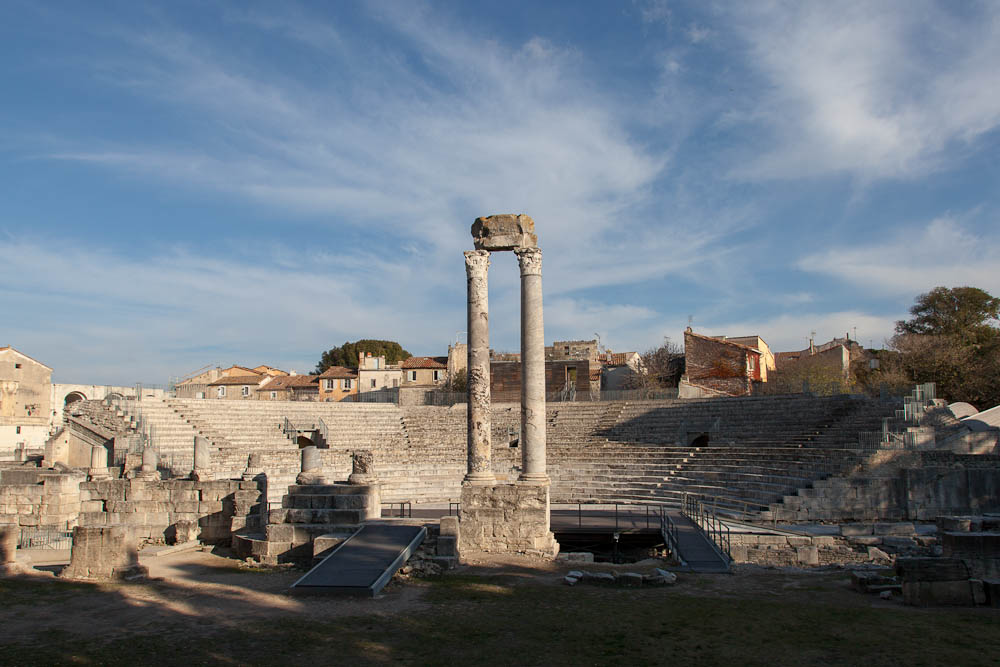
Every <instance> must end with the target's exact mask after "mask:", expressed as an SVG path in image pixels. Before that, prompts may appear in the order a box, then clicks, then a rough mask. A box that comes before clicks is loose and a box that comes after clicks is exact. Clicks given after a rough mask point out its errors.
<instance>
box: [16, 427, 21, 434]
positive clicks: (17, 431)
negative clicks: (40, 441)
mask: <svg viewBox="0 0 1000 667" xmlns="http://www.w3.org/2000/svg"><path fill="white" fill-rule="evenodd" d="M20 432H21V427H20V426H18V427H17V430H16V431H15V433H18V434H19V433H20Z"/></svg>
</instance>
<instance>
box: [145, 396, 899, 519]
mask: <svg viewBox="0 0 1000 667" xmlns="http://www.w3.org/2000/svg"><path fill="white" fill-rule="evenodd" d="M154 403H156V402H155V401H149V402H148V404H147V403H144V406H146V407H145V408H144V414H146V415H148V416H147V419H149V420H153V423H155V424H156V426H157V428H156V433H157V437H158V438H159V436H160V434H161V433H162V434H163V436H164V437H166V436H167V435H168V434H169V436H170V438H171V441H170V442H169V443H164V444H161V445H160V447H161V452H166V453H169V452H171V451H173V453H174V456H175V461H176V460H178V457H180V458H181V459H184V457H185V456H187V457H188V458H187V459H185V460H186V461H188V462H189V461H190V458H189V456H190V455H189V454H185V452H187V453H189V452H191V447H192V443H193V436H194V435H195V434H197V435H202V436H203V437H206V438H208V439H209V440H211V441H212V442H213V444H214V445H215V448H216V451H215V452H214V453H213V469H214V472H215V473H216V474H217V475H218V476H220V477H222V476H238V475H240V474H241V473H242V471H243V469H244V468H245V466H246V461H247V456H248V454H249V453H250V452H259V453H261V454H262V466H263V467H264V469H265V471H266V472H267V474H268V477H269V481H270V484H269V486H270V488H269V494H268V495H269V499H270V500H271V501H272V502H275V501H276V500H279V499H280V498H281V497H282V496H283V495H285V488H286V487H287V485H288V484H291V483H293V482H294V478H295V475H296V474H297V472H298V470H299V456H300V453H299V450H298V446H297V444H296V443H295V442H293V440H292V439H290V438H288V437H286V436H285V435H284V434H283V433H282V431H281V425H282V424H283V422H284V419H285V418H286V417H287V418H288V419H289V420H291V421H292V422H293V423H295V424H296V425H300V423H302V424H309V423H313V422H317V420H318V419H319V418H322V419H323V421H324V422H325V423H326V424H327V426H328V429H329V432H330V437H329V442H328V443H327V444H328V445H329V449H321V450H320V451H321V452H322V456H323V460H324V465H325V467H328V468H329V470H330V472H331V474H332V475H334V476H335V477H337V478H346V476H347V474H349V472H350V456H349V454H350V452H351V451H353V450H355V449H371V450H373V451H374V452H375V453H376V469H377V473H378V475H379V477H380V478H381V479H382V480H383V494H382V495H383V500H384V501H386V502H400V501H405V500H409V501H417V502H431V501H433V502H443V501H450V500H457V499H458V495H459V491H460V483H461V478H462V476H463V474H464V472H465V466H466V435H465V425H466V416H465V411H464V406H459V407H458V408H443V407H431V406H415V407H402V408H400V407H398V406H395V405H391V404H343V403H307V402H279V401H275V402H268V401H218V400H199V399H167V400H165V401H160V404H161V406H162V407H161V406H154ZM892 407H894V406H880V405H878V404H874V403H870V402H867V401H862V400H851V399H847V398H844V397H833V398H812V397H801V396H794V397H764V398H747V399H697V400H682V401H678V400H668V401H638V402H634V401H630V402H610V403H553V404H549V405H548V406H547V414H546V430H547V440H548V465H549V474H550V477H551V478H552V479H553V486H552V498H553V501H570V500H573V499H579V500H601V501H612V500H615V499H618V500H622V501H625V500H629V501H635V500H642V501H645V502H658V501H662V500H663V499H677V498H679V494H682V493H683V492H684V490H687V491H689V492H692V491H694V490H698V492H703V493H709V492H712V493H715V494H717V495H720V496H722V497H726V498H731V499H732V500H733V501H734V502H735V501H742V500H746V501H752V502H761V503H763V504H764V505H767V504H769V503H773V502H777V501H780V500H781V499H782V498H783V497H784V496H786V495H788V496H792V495H793V494H794V492H795V491H796V490H797V489H798V488H803V487H808V486H810V485H812V484H814V483H816V481H817V480H821V479H823V478H825V477H828V476H829V475H833V474H837V473H839V472H841V471H842V470H843V469H845V467H848V466H851V465H855V464H856V463H857V462H858V460H859V456H858V453H857V451H855V450H852V449H850V444H851V443H852V442H856V438H857V432H858V431H861V430H876V429H877V428H878V427H879V426H880V423H881V422H880V420H881V418H882V417H883V416H891V413H892V409H891V408H892ZM713 425H715V428H714V429H711V427H712V426H713ZM161 426H162V428H161ZM682 426H683V428H684V429H685V430H690V431H698V430H699V429H703V428H704V429H706V432H708V433H709V436H710V437H709V443H708V445H706V446H698V447H691V446H683V445H682V446H677V445H676V440H677V437H678V431H679V430H680V429H681V428H682ZM709 429H711V430H709ZM518 431H519V410H518V409H517V408H516V407H515V406H494V424H493V432H492V438H493V462H494V465H493V469H494V473H495V474H497V475H498V477H500V478H501V479H514V478H516V476H517V474H518V471H519V466H520V448H519V447H509V446H508V445H509V444H511V441H513V440H517V439H518V438H519V435H520V434H519V432H518ZM730 443H733V444H730ZM608 482H615V484H609V483H608Z"/></svg>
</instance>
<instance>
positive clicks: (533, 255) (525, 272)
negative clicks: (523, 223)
mask: <svg viewBox="0 0 1000 667" xmlns="http://www.w3.org/2000/svg"><path fill="white" fill-rule="evenodd" d="M514 254H515V255H517V263H518V265H519V266H520V267H521V276H540V275H542V249H541V248H515V249H514Z"/></svg>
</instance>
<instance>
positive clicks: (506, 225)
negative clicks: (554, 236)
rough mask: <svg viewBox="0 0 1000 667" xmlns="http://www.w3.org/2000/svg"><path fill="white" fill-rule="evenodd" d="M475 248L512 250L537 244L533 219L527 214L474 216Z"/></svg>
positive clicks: (473, 235)
mask: <svg viewBox="0 0 1000 667" xmlns="http://www.w3.org/2000/svg"><path fill="white" fill-rule="evenodd" d="M472 238H473V241H474V244H475V248H476V250H514V249H515V248H532V247H535V246H537V245H538V236H536V235H535V221H534V220H532V219H531V218H530V217H529V216H527V215H515V214H510V213H507V214H502V215H490V216H487V217H483V218H476V221H475V222H474V223H472Z"/></svg>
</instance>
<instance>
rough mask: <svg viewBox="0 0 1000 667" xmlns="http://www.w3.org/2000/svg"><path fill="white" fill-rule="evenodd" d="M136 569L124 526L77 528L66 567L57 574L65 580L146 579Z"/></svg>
mask: <svg viewBox="0 0 1000 667" xmlns="http://www.w3.org/2000/svg"><path fill="white" fill-rule="evenodd" d="M146 574H147V572H146V568H145V567H143V566H142V565H139V552H138V551H137V550H136V546H135V537H134V535H133V534H132V532H131V531H130V530H128V529H127V528H125V527H124V526H77V527H76V528H74V529H73V550H72V553H71V555H70V563H69V566H68V567H67V568H66V569H64V570H63V571H62V572H61V573H59V576H60V577H64V578H67V579H85V580H104V579H127V578H132V577H140V576H145V575H146Z"/></svg>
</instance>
